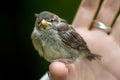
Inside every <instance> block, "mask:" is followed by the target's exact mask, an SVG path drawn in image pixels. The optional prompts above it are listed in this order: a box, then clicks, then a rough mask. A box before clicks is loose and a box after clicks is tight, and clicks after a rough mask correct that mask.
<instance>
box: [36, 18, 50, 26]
mask: <svg viewBox="0 0 120 80" xmlns="http://www.w3.org/2000/svg"><path fill="white" fill-rule="evenodd" d="M51 25H52V23H51V22H48V21H46V20H44V19H43V20H42V21H41V23H40V24H38V26H42V27H47V26H51Z"/></svg>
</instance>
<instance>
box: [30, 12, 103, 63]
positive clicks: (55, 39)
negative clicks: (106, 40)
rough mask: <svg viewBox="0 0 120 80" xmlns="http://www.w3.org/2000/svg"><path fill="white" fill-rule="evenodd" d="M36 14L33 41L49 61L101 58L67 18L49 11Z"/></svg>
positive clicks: (41, 54)
mask: <svg viewBox="0 0 120 80" xmlns="http://www.w3.org/2000/svg"><path fill="white" fill-rule="evenodd" d="M35 16H36V21H35V27H34V29H33V32H32V34H31V38H32V43H33V45H34V47H35V49H36V50H37V51H38V53H39V54H40V56H42V57H44V58H45V59H46V60H47V61H49V62H52V61H54V60H59V61H62V62H65V63H71V62H74V61H75V60H76V59H80V58H83V57H85V58H86V59H88V60H90V61H91V60H96V59H99V60H100V58H101V56H100V55H97V54H93V53H91V51H90V50H89V49H88V47H87V44H86V42H85V41H84V39H83V38H82V37H81V35H80V34H78V33H77V32H76V31H75V29H74V28H73V27H72V26H71V25H69V24H68V23H67V21H66V20H65V19H62V18H60V17H59V16H57V15H56V14H54V13H51V12H48V11H43V12H41V13H39V14H35Z"/></svg>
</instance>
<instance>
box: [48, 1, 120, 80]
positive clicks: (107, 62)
mask: <svg viewBox="0 0 120 80" xmlns="http://www.w3.org/2000/svg"><path fill="white" fill-rule="evenodd" d="M99 4H100V0H83V1H82V3H81V5H80V7H79V9H78V12H77V14H76V17H75V19H74V21H73V26H74V28H75V29H76V31H77V32H78V33H80V34H81V36H83V38H84V39H85V41H86V42H87V45H88V47H89V49H90V50H91V52H92V53H95V54H99V55H101V56H102V58H101V61H91V62H90V61H88V60H86V59H83V60H81V62H80V63H79V64H76V63H72V64H68V66H67V67H66V66H65V64H64V63H62V62H53V63H51V65H50V80H88V79H89V80H119V79H120V62H119V61H120V16H118V17H117V18H116V14H117V12H118V11H119V9H120V0H104V1H103V3H102V6H101V8H100V10H99V12H98V14H97V16H96V18H95V20H97V21H101V22H103V23H104V24H105V25H106V26H107V27H112V30H111V32H110V33H109V34H107V33H106V32H105V31H103V30H100V29H98V28H96V27H94V26H92V28H91V29H90V26H91V24H92V22H93V19H94V17H95V14H96V11H97V9H98V6H99ZM114 20H115V22H114ZM113 23H114V24H113ZM112 24H113V25H112Z"/></svg>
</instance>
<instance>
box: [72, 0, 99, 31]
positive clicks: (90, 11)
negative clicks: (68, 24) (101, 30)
mask: <svg viewBox="0 0 120 80" xmlns="http://www.w3.org/2000/svg"><path fill="white" fill-rule="evenodd" d="M99 4H100V0H83V1H82V3H81V5H80V7H79V9H78V11H77V14H76V16H75V18H74V21H73V26H75V27H76V28H77V27H79V26H80V27H83V28H86V29H88V28H89V27H90V25H91V22H92V20H93V18H94V16H95V13H96V11H97V9H98V6H99Z"/></svg>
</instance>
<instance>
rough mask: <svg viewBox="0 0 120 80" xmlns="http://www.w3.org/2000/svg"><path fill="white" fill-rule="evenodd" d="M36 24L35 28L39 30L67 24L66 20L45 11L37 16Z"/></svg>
mask: <svg viewBox="0 0 120 80" xmlns="http://www.w3.org/2000/svg"><path fill="white" fill-rule="evenodd" d="M35 16H36V22H35V26H36V27H37V28H39V29H42V30H43V29H46V28H47V27H52V25H55V24H58V23H59V22H66V21H65V20H63V19H61V18H59V17H58V16H57V15H55V14H53V13H51V12H48V11H43V12H41V13H39V14H35Z"/></svg>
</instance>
